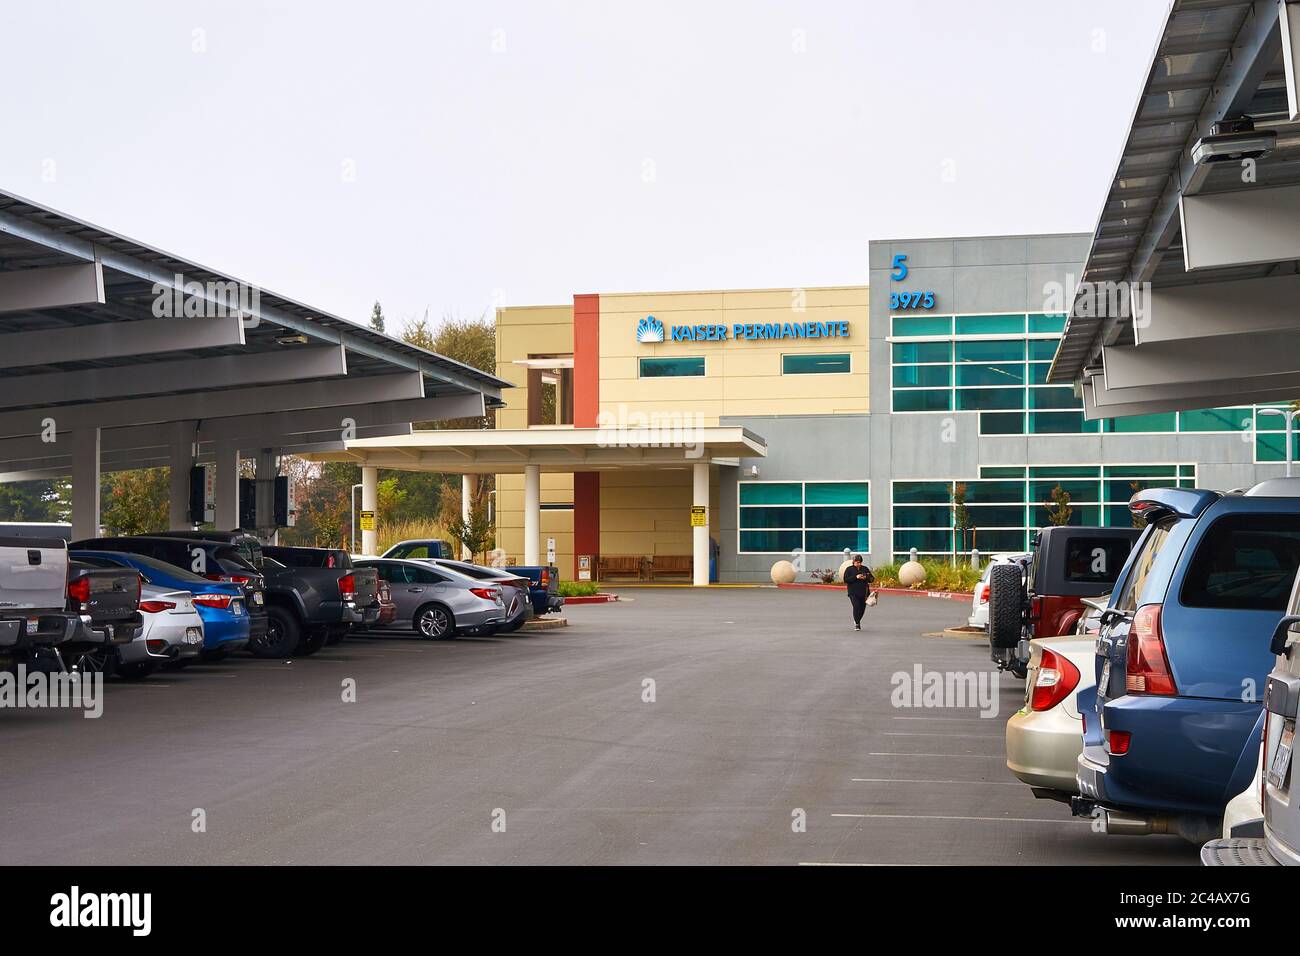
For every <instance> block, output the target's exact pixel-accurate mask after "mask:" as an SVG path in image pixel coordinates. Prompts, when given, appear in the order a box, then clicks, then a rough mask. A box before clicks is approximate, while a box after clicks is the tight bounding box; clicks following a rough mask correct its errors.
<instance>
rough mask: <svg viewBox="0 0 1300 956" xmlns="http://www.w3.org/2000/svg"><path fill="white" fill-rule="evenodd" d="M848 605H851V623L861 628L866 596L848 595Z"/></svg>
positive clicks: (865, 608)
mask: <svg viewBox="0 0 1300 956" xmlns="http://www.w3.org/2000/svg"><path fill="white" fill-rule="evenodd" d="M849 603H850V604H852V605H853V623H854V624H855V625H857V626H858V627H861V626H862V615H863V614H865V613H866V611H867V596H866V595H865V594H850V595H849Z"/></svg>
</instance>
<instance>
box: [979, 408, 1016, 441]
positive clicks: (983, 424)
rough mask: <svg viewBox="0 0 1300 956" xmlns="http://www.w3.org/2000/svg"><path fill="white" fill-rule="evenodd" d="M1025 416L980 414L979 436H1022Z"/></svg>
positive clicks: (996, 413) (997, 413)
mask: <svg viewBox="0 0 1300 956" xmlns="http://www.w3.org/2000/svg"><path fill="white" fill-rule="evenodd" d="M1024 433H1025V416H1024V415H1023V414H1022V413H1020V412H981V413H980V434H981V435H1023V434H1024Z"/></svg>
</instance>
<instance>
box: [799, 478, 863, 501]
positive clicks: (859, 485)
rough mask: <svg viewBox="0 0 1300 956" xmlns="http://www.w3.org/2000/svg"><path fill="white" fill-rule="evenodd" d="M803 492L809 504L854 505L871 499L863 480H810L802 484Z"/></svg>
mask: <svg viewBox="0 0 1300 956" xmlns="http://www.w3.org/2000/svg"><path fill="white" fill-rule="evenodd" d="M803 494H804V501H805V502H807V503H808V504H810V505H856V504H866V503H867V502H869V501H870V500H871V495H870V491H869V489H868V487H867V483H866V482H865V481H843V482H820V481H810V482H808V483H807V484H806V485H804V492H803Z"/></svg>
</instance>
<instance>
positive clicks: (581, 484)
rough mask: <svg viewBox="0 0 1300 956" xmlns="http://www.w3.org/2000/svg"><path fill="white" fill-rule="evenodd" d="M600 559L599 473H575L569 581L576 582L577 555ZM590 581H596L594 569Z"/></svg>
mask: <svg viewBox="0 0 1300 956" xmlns="http://www.w3.org/2000/svg"><path fill="white" fill-rule="evenodd" d="M580 554H589V555H591V556H592V557H593V558H599V557H600V472H598V471H575V472H574V473H573V555H574V557H573V560H574V565H575V567H574V569H573V573H572V574H571V575H570V580H576V579H577V577H578V569H577V567H576V565H577V561H578V555H580ZM591 579H592V580H593V581H594V580H596V569H595V568H594V567H593V568H592V569H591Z"/></svg>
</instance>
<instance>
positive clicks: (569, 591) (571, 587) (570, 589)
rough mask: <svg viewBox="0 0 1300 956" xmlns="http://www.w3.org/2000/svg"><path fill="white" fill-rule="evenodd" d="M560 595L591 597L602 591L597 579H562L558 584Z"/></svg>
mask: <svg viewBox="0 0 1300 956" xmlns="http://www.w3.org/2000/svg"><path fill="white" fill-rule="evenodd" d="M558 587H559V591H560V597H566V598H568V597H590V596H591V595H593V594H596V593H598V592H599V591H600V585H599V584H597V583H596V582H595V581H561V582H560V583H559V585H558Z"/></svg>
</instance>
